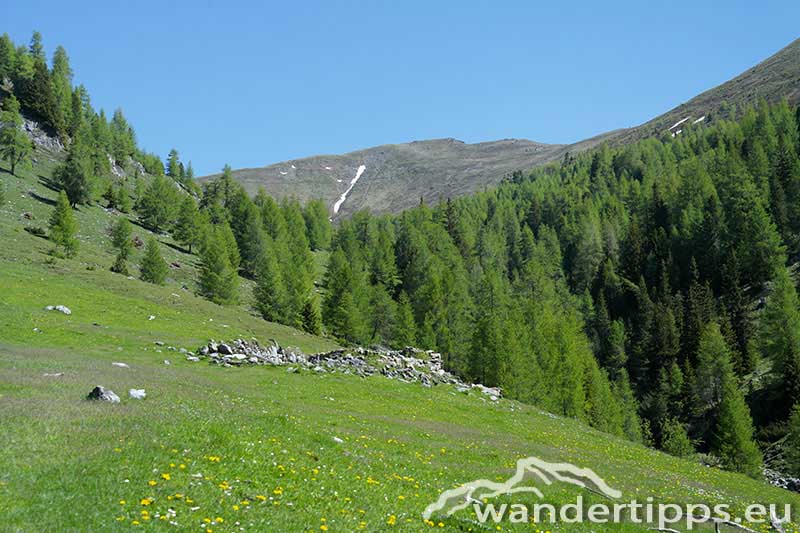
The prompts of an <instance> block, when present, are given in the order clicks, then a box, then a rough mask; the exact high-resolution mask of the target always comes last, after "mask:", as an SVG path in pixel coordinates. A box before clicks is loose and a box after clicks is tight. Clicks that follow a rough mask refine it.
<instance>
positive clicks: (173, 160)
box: [166, 148, 183, 180]
mask: <svg viewBox="0 0 800 533" xmlns="http://www.w3.org/2000/svg"><path fill="white" fill-rule="evenodd" d="M166 171H167V176H169V177H170V178H172V179H175V180H180V179H181V178H183V173H182V172H181V166H180V158H179V156H178V151H177V150H176V149H175V148H173V149H172V150H170V151H169V156H167V168H166Z"/></svg>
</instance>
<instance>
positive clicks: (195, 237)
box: [172, 195, 203, 253]
mask: <svg viewBox="0 0 800 533" xmlns="http://www.w3.org/2000/svg"><path fill="white" fill-rule="evenodd" d="M202 232H203V228H202V225H201V218H200V211H199V210H198V209H197V204H196V203H195V201H194V198H192V197H191V196H188V195H187V196H185V197H184V198H183V201H182V202H181V206H180V209H179V210H178V217H177V220H176V221H175V229H174V230H173V232H172V236H173V237H175V240H177V241H178V242H179V243H181V244H182V245H184V246H188V248H189V253H192V246H196V245H198V244H200V240H201V238H202V236H203V233H202Z"/></svg>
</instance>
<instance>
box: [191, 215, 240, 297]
mask: <svg viewBox="0 0 800 533" xmlns="http://www.w3.org/2000/svg"><path fill="white" fill-rule="evenodd" d="M228 231H230V228H228ZM200 260H201V265H200V279H199V286H200V294H201V295H202V296H204V297H205V298H207V299H209V300H211V301H212V302H214V303H217V304H220V305H227V304H233V303H235V302H236V299H237V293H238V287H239V278H238V276H237V274H236V270H235V269H234V268H233V266H232V265H231V263H230V253H229V250H228V248H227V246H226V238H225V236H224V231H223V229H222V228H221V227H218V226H217V227H213V228H211V229H209V231H208V234H207V235H206V236H205V239H204V243H203V247H202V250H201V253H200Z"/></svg>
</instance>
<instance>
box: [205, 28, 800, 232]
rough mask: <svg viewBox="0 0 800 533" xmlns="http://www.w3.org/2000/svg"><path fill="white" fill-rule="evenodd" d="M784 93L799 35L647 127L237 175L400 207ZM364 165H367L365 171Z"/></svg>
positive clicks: (421, 149) (287, 165)
mask: <svg viewBox="0 0 800 533" xmlns="http://www.w3.org/2000/svg"><path fill="white" fill-rule="evenodd" d="M784 97H785V98H787V99H788V100H789V102H790V103H792V104H796V103H798V102H800V39H798V40H795V41H794V42H792V43H791V44H790V45H789V46H787V47H785V48H784V49H782V50H780V51H779V52H778V53H776V54H775V55H773V56H771V57H770V58H768V59H766V60H765V61H763V62H761V63H759V64H758V65H756V66H755V67H753V68H751V69H749V70H747V71H746V72H744V73H742V74H740V75H739V76H737V77H736V78H734V79H732V80H730V81H728V82H725V83H723V84H722V85H719V86H718V87H715V88H713V89H710V90H708V91H706V92H704V93H702V94H700V95H698V96H696V97H695V98H693V99H691V100H689V101H688V102H686V103H683V104H681V105H679V106H677V107H676V108H674V109H672V110H670V111H668V112H666V113H664V114H662V115H660V116H658V117H656V118H654V119H652V120H650V121H648V122H646V123H644V124H641V125H640V126H636V127H632V128H623V129H618V130H614V131H610V132H607V133H603V134H601V135H598V136H595V137H592V138H589V139H585V140H583V141H579V142H577V143H573V144H569V145H561V144H544V143H538V142H533V141H528V140H524V139H505V140H500V141H493V142H483V143H476V144H468V143H464V142H462V141H459V140H456V139H437V140H428V141H416V142H411V143H405V144H390V145H384V146H376V147H374V148H367V149H364V150H358V151H355V152H350V153H347V154H342V155H318V156H313V157H308V158H303V159H295V160H291V161H284V162H282V163H277V164H273V165H268V166H265V167H260V168H248V169H239V170H234V171H233V176H234V178H235V179H236V180H237V181H239V182H240V183H241V184H242V185H244V187H245V189H246V190H247V191H248V192H249V193H251V194H255V193H256V191H258V189H259V188H260V187H264V189H265V190H266V191H267V192H268V193H270V194H271V195H273V196H275V197H283V196H289V195H293V196H296V197H297V198H298V199H300V200H301V201H305V200H309V199H312V198H322V199H323V200H325V201H326V203H327V204H328V205H329V207H330V212H331V216H332V217H339V216H347V215H350V214H352V213H354V212H355V211H358V210H360V209H364V208H368V209H370V210H371V211H373V212H376V213H387V212H391V213H396V212H399V211H402V210H404V209H407V208H409V207H412V206H414V205H416V204H418V203H419V201H420V198H423V199H424V200H425V201H426V202H428V203H435V202H438V201H439V200H440V199H444V198H453V197H457V196H463V195H467V194H470V193H473V192H476V191H480V190H482V189H484V188H486V187H491V186H493V185H496V184H498V183H499V182H501V181H502V180H503V178H505V177H507V176H508V175H510V174H511V173H512V172H514V171H518V170H528V169H531V168H534V167H537V166H541V165H544V164H547V163H550V162H553V161H557V160H559V159H561V158H563V157H564V155H565V154H566V153H572V154H575V153H578V152H581V151H584V150H588V149H591V148H593V147H595V146H597V145H599V144H601V143H602V142H609V143H610V144H613V145H618V144H628V143H630V142H634V141H636V140H639V139H642V138H645V137H650V136H659V135H663V134H667V133H669V134H680V131H682V128H684V127H686V126H687V125H691V124H693V123H697V122H706V121H711V120H713V119H714V118H716V117H728V116H730V115H731V114H732V113H733V112H734V108H733V106H734V105H735V106H736V107H738V108H741V107H742V106H744V105H747V104H751V103H755V102H756V101H758V100H759V99H761V98H764V99H766V100H767V101H770V102H774V101H777V100H780V99H781V98H784ZM362 165H363V166H364V169H363V170H362V171H361V172H359V168H360V167H361V166H362ZM216 176H218V174H215V175H212V176H206V177H204V178H201V180H208V179H211V178H214V177H216ZM356 176H358V178H357V179H356ZM354 180H355V181H356V182H355V183H353V181H354ZM343 196H344V199H343ZM335 208H336V209H335Z"/></svg>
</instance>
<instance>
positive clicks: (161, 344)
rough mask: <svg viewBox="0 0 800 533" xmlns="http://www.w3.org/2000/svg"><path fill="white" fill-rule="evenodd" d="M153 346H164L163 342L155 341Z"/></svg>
mask: <svg viewBox="0 0 800 533" xmlns="http://www.w3.org/2000/svg"><path fill="white" fill-rule="evenodd" d="M153 344H155V345H156V346H164V341H156V342H154V343H153Z"/></svg>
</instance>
